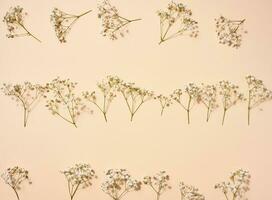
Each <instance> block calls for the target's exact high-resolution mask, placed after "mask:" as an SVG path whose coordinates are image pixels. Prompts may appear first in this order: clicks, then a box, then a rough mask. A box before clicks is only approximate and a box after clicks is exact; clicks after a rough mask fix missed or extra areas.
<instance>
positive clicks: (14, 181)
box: [1, 166, 32, 200]
mask: <svg viewBox="0 0 272 200" xmlns="http://www.w3.org/2000/svg"><path fill="white" fill-rule="evenodd" d="M1 177H2V179H3V180H4V181H5V183H6V184H8V185H9V186H10V187H11V188H12V190H13V191H14V192H15V194H16V197H17V199H18V200H20V197H19V194H18V191H19V190H21V188H22V184H23V183H24V182H26V181H27V182H28V183H29V184H32V182H31V180H30V178H29V173H28V171H27V170H26V169H24V168H21V167H18V166H15V167H13V168H8V169H7V170H6V171H5V172H4V173H3V174H2V175H1Z"/></svg>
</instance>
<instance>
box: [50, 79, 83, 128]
mask: <svg viewBox="0 0 272 200" xmlns="http://www.w3.org/2000/svg"><path fill="white" fill-rule="evenodd" d="M76 85H77V83H76V82H71V81H70V79H65V80H61V79H60V78H59V77H58V78H55V79H54V80H53V81H52V82H51V83H47V84H46V89H47V90H48V91H49V92H50V94H51V96H50V97H49V99H48V100H47V105H46V107H47V108H48V109H49V111H51V113H52V114H53V115H57V116H59V117H61V118H62V119H64V120H65V121H67V122H69V123H71V124H73V125H74V126H75V127H77V124H76V122H77V119H78V117H79V116H80V115H81V113H82V112H83V111H84V110H85V109H86V106H85V104H84V103H83V102H82V98H81V97H79V96H76V94H75V88H76Z"/></svg>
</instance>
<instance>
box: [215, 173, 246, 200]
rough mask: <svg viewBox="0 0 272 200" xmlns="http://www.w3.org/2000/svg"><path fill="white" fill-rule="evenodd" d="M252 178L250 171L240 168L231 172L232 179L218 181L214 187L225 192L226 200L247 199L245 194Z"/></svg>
mask: <svg viewBox="0 0 272 200" xmlns="http://www.w3.org/2000/svg"><path fill="white" fill-rule="evenodd" d="M250 178H251V176H250V174H249V172H248V171H246V170H243V169H239V170H237V171H235V172H232V173H231V175H230V177H229V179H230V181H227V182H221V183H218V184H216V185H215V186H214V187H215V189H219V190H221V191H222V192H223V194H224V196H225V198H226V200H229V199H233V200H240V199H241V200H242V199H247V198H246V197H245V194H246V192H248V191H249V189H250V188H249V185H250Z"/></svg>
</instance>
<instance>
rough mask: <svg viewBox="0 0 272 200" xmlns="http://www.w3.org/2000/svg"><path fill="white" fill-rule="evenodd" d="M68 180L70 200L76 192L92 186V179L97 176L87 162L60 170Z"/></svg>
mask: <svg viewBox="0 0 272 200" xmlns="http://www.w3.org/2000/svg"><path fill="white" fill-rule="evenodd" d="M61 173H63V174H64V176H65V178H66V179H67V181H68V190H69V195H70V198H71V200H73V199H74V196H75V194H76V192H77V191H78V190H80V189H85V188H87V187H91V186H92V181H93V179H94V178H97V177H96V175H95V171H94V170H93V169H92V168H91V166H90V165H89V164H81V163H80V164H76V165H75V166H73V167H70V168H68V169H67V170H64V171H62V172H61Z"/></svg>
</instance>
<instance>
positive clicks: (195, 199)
mask: <svg viewBox="0 0 272 200" xmlns="http://www.w3.org/2000/svg"><path fill="white" fill-rule="evenodd" d="M179 191H180V197H181V200H205V197H204V195H203V194H200V193H199V190H198V188H196V187H194V186H192V185H186V184H185V183H183V182H181V183H180V184H179Z"/></svg>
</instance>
